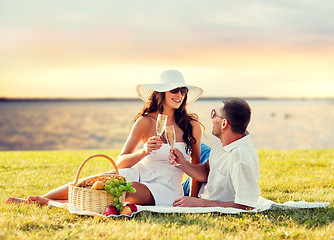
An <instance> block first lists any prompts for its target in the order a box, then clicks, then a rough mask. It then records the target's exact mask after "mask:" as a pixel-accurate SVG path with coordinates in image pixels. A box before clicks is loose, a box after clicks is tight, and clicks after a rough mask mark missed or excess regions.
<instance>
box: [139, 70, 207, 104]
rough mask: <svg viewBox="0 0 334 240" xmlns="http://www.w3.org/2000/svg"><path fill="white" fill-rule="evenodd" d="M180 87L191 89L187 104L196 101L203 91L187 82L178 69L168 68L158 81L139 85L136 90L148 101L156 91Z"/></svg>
mask: <svg viewBox="0 0 334 240" xmlns="http://www.w3.org/2000/svg"><path fill="white" fill-rule="evenodd" d="M178 87H187V88H188V89H189V91H188V94H187V104H190V103H192V102H195V101H196V100H197V99H198V98H199V97H200V96H201V95H202V93H203V89H202V88H199V87H196V86H193V85H189V84H186V83H185V81H184V78H183V75H182V73H180V72H179V71H176V70H167V71H164V72H162V73H161V74H160V78H159V79H158V81H157V83H147V84H139V85H137V87H136V91H137V94H138V96H139V97H140V98H141V99H142V100H143V101H144V102H148V101H149V99H150V97H151V95H152V93H153V92H154V91H156V92H167V91H170V90H172V89H175V88H178Z"/></svg>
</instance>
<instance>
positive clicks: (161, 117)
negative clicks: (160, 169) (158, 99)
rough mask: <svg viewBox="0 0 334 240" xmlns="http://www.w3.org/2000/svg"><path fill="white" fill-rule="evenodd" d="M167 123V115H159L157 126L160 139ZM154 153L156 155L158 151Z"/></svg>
mask: <svg viewBox="0 0 334 240" xmlns="http://www.w3.org/2000/svg"><path fill="white" fill-rule="evenodd" d="M166 123H167V115H163V114H158V118H157V123H156V125H155V129H156V131H157V136H158V137H161V135H162V134H163V132H164V131H165V128H166ZM153 152H154V153H155V154H156V151H153Z"/></svg>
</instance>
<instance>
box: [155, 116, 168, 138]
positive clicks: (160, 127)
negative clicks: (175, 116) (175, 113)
mask: <svg viewBox="0 0 334 240" xmlns="http://www.w3.org/2000/svg"><path fill="white" fill-rule="evenodd" d="M166 123H167V115H163V114H158V118H157V124H156V131H157V136H158V137H161V135H162V134H163V132H164V131H165V128H166Z"/></svg>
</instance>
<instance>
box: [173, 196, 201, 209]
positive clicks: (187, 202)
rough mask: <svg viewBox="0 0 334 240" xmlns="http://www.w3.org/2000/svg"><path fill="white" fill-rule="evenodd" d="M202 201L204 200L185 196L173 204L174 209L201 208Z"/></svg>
mask: <svg viewBox="0 0 334 240" xmlns="http://www.w3.org/2000/svg"><path fill="white" fill-rule="evenodd" d="M201 200H203V199H200V198H195V197H187V196H183V197H181V198H178V199H176V200H175V201H174V203H173V206H174V207H200V206H201Z"/></svg>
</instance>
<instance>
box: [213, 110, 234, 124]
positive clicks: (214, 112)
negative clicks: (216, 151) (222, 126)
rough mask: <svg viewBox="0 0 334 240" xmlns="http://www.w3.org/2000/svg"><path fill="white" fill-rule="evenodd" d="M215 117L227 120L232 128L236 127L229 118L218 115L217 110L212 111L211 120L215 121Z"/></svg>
mask: <svg viewBox="0 0 334 240" xmlns="http://www.w3.org/2000/svg"><path fill="white" fill-rule="evenodd" d="M215 117H219V118H221V119H226V121H227V122H228V123H229V124H231V125H232V126H235V125H234V124H233V123H231V121H230V120H228V119H227V118H225V117H222V116H219V115H217V112H216V110H215V109H212V110H211V119H214V118H215Z"/></svg>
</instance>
